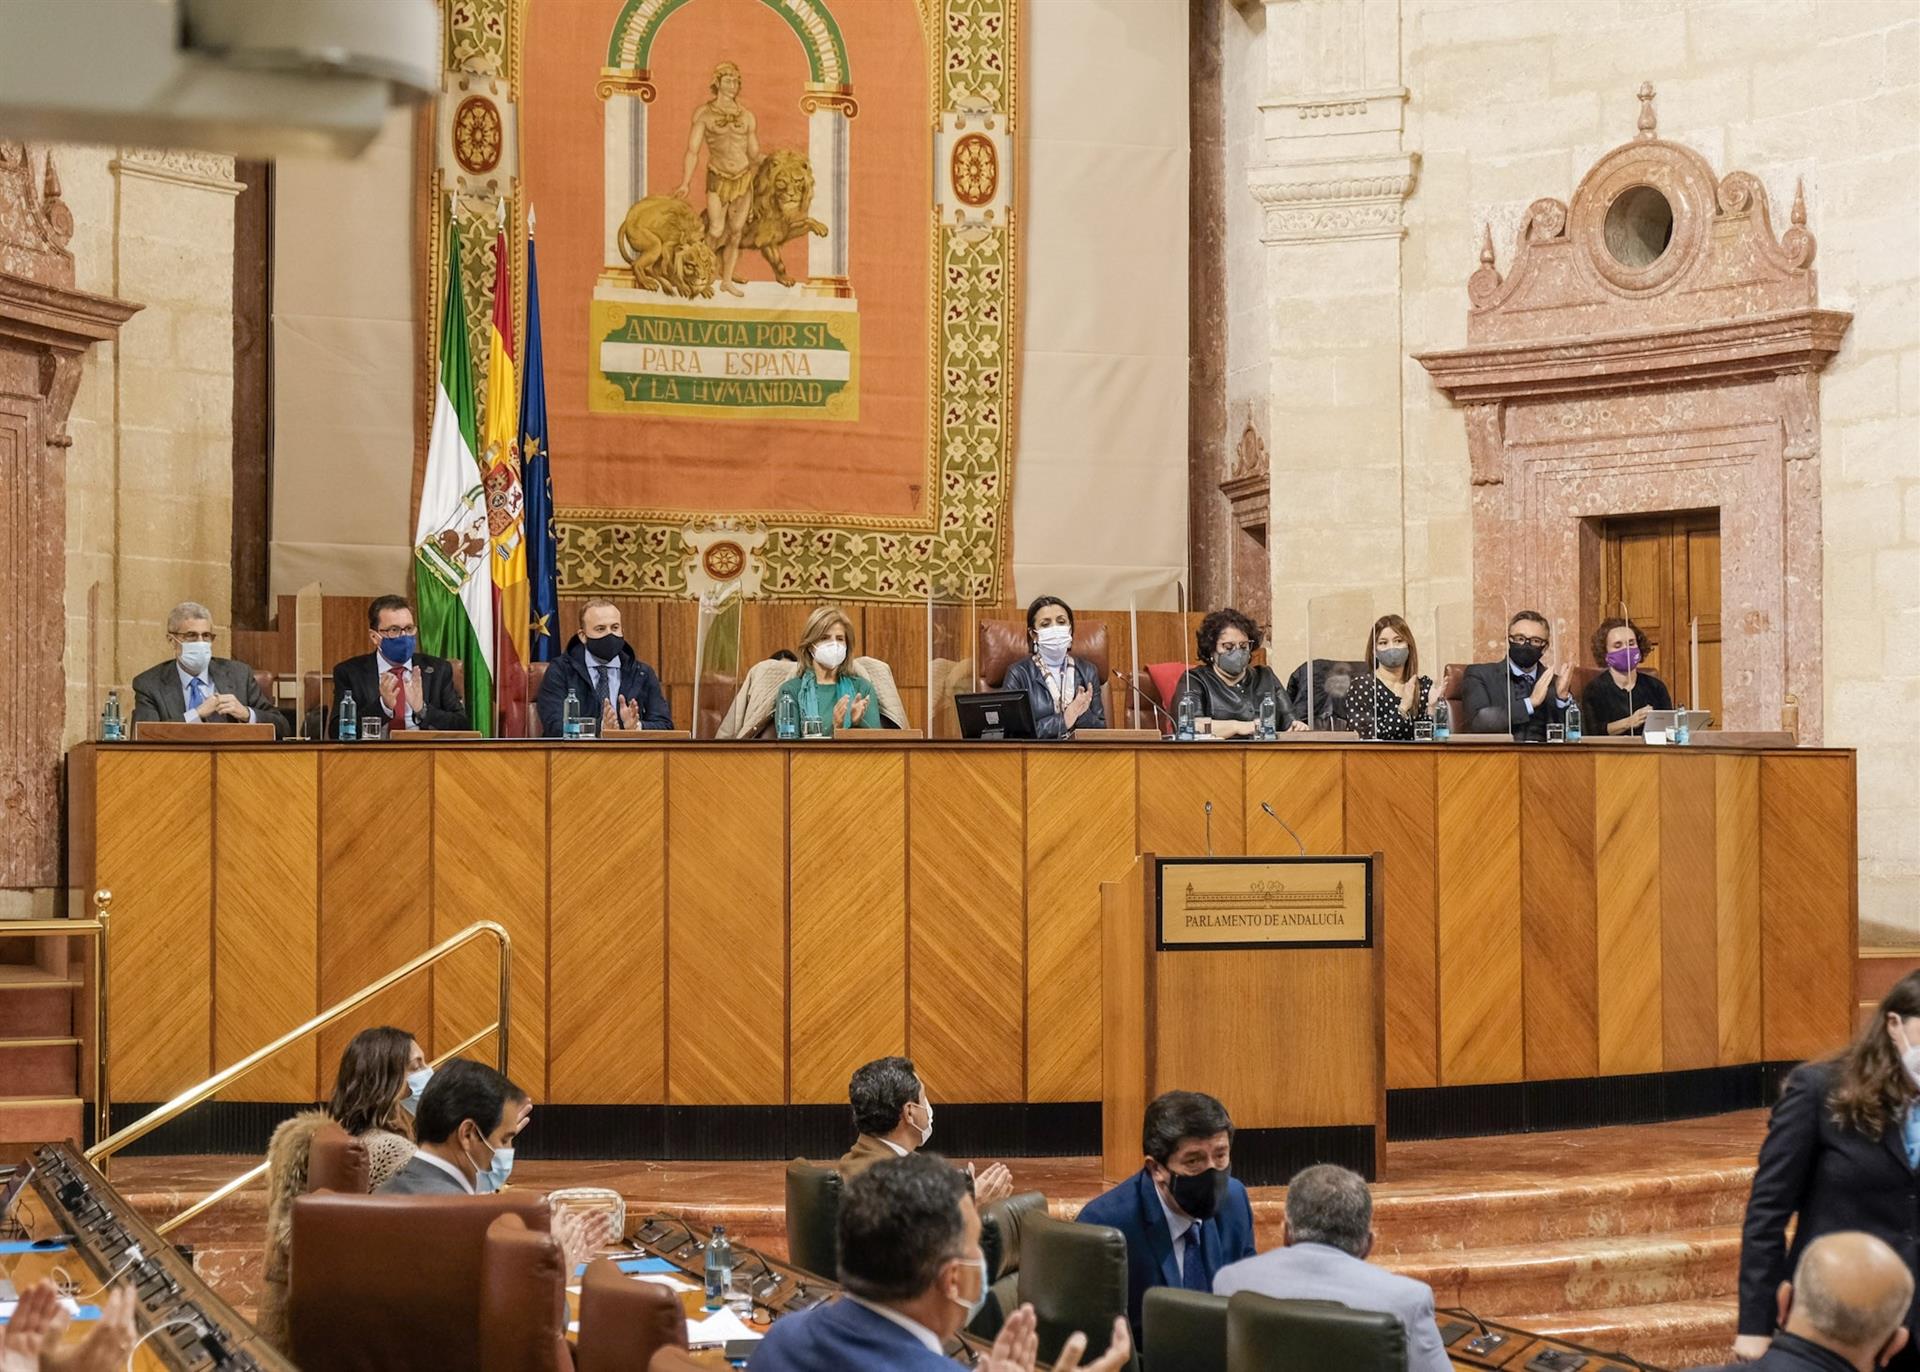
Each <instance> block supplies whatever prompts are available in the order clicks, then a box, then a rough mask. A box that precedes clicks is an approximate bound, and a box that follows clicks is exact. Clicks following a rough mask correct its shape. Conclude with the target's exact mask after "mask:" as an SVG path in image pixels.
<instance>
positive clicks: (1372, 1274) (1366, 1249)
mask: <svg viewBox="0 0 1920 1372" xmlns="http://www.w3.org/2000/svg"><path fill="white" fill-rule="evenodd" d="M1282 1241H1283V1244H1284V1246H1283V1247H1280V1248H1276V1249H1274V1250H1273V1251H1272V1252H1269V1253H1262V1254H1260V1255H1259V1256H1258V1257H1254V1258H1248V1259H1246V1260H1245V1261H1244V1262H1236V1263H1233V1264H1231V1265H1230V1266H1228V1267H1225V1268H1222V1269H1221V1271H1220V1274H1219V1275H1218V1276H1216V1277H1215V1278H1214V1279H1213V1291H1214V1294H1215V1295H1217V1296H1231V1295H1232V1294H1233V1293H1234V1292H1236V1291H1257V1292H1259V1293H1260V1294H1261V1295H1263V1296H1272V1297H1274V1298H1275V1299H1277V1300H1290V1301H1338V1302H1339V1303H1340V1304H1342V1305H1345V1306H1349V1307H1351V1308H1352V1309H1355V1310H1377V1311H1380V1312H1382V1313H1384V1314H1388V1315H1392V1316H1393V1317H1394V1318H1395V1319H1397V1320H1399V1321H1400V1323H1401V1324H1402V1325H1403V1326H1405V1328H1406V1331H1407V1372H1449V1369H1450V1368H1452V1366H1453V1362H1452V1360H1451V1359H1449V1358H1448V1357H1447V1349H1446V1345H1445V1344H1443V1343H1441V1341H1440V1330H1439V1328H1438V1327H1437V1326H1436V1325H1435V1324H1434V1320H1433V1288H1432V1287H1430V1286H1428V1285H1427V1284H1426V1283H1425V1282H1423V1281H1416V1280H1414V1279H1413V1278H1412V1277H1402V1276H1400V1275H1398V1274H1397V1273H1393V1272H1389V1271H1387V1270H1386V1269H1385V1268H1384V1267H1375V1266H1373V1265H1372V1264H1371V1263H1369V1262H1368V1261H1367V1254H1368V1253H1370V1252H1372V1251H1373V1197H1372V1195H1371V1194H1369V1193H1368V1191H1367V1183H1366V1181H1365V1180H1364V1179H1362V1178H1361V1177H1360V1176H1359V1175H1358V1174H1357V1173H1354V1172H1349V1171H1348V1170H1347V1169H1346V1168H1344V1167H1333V1166H1329V1165H1322V1166H1319V1167H1309V1168H1307V1169H1306V1170H1305V1171H1304V1172H1301V1173H1299V1174H1298V1175H1297V1176H1295V1177H1294V1179H1293V1180H1292V1181H1291V1182H1289V1183H1288V1184H1287V1220H1286V1228H1285V1230H1284V1231H1283V1239H1282Z"/></svg>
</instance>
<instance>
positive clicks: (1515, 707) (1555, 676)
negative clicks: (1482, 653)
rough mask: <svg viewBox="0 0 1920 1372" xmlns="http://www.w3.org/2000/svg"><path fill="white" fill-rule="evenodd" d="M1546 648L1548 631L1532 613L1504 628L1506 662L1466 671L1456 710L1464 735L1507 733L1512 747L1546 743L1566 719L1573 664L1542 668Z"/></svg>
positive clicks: (1522, 614) (1542, 618)
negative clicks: (1462, 718) (1550, 731)
mask: <svg viewBox="0 0 1920 1372" xmlns="http://www.w3.org/2000/svg"><path fill="white" fill-rule="evenodd" d="M1552 642H1553V630H1552V629H1550V628H1548V627H1547V618H1546V616H1545V615H1543V614H1541V613H1540V612H1539V611H1538V610H1522V611H1521V612H1520V613H1519V614H1517V615H1515V616H1514V617H1513V618H1512V619H1511V620H1509V621H1508V622H1507V655H1506V657H1505V658H1503V659H1502V660H1501V661H1499V662H1476V663H1474V664H1473V665H1472V666H1470V667H1468V668H1467V671H1466V680H1465V683H1464V685H1463V686H1462V688H1461V706H1462V708H1463V709H1464V711H1465V713H1466V716H1467V719H1466V725H1467V731H1468V732H1469V733H1475V734H1504V733H1507V732H1509V730H1511V732H1512V734H1513V737H1514V739H1515V740H1516V741H1520V742H1527V743H1540V742H1544V741H1545V739H1546V737H1547V725H1548V724H1550V723H1551V724H1559V723H1562V722H1563V721H1564V720H1565V719H1566V714H1567V701H1568V700H1569V699H1570V697H1569V695H1568V685H1567V683H1568V681H1570V680H1571V679H1572V676H1573V663H1572V662H1563V663H1561V664H1560V665H1559V666H1558V667H1555V668H1547V667H1545V666H1543V665H1542V659H1543V658H1544V657H1545V656H1546V651H1547V648H1548V647H1549V646H1551V644H1552Z"/></svg>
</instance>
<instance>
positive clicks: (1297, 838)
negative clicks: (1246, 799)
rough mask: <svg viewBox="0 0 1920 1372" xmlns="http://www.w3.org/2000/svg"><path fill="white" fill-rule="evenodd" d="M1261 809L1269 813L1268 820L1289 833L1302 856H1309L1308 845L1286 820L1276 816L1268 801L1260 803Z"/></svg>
mask: <svg viewBox="0 0 1920 1372" xmlns="http://www.w3.org/2000/svg"><path fill="white" fill-rule="evenodd" d="M1260 808H1261V809H1262V810H1265V811H1266V812H1267V818H1268V819H1270V820H1272V821H1273V822H1274V823H1275V824H1278V825H1279V826H1280V827H1281V828H1282V829H1285V830H1286V831H1287V837H1289V838H1291V839H1292V840H1293V841H1294V843H1295V844H1296V845H1297V846H1298V847H1299V849H1300V856H1301V857H1305V856H1306V855H1307V845H1306V844H1304V843H1302V842H1301V841H1300V835H1298V834H1296V833H1294V831H1293V826H1292V825H1291V824H1289V823H1287V822H1286V821H1285V820H1284V819H1282V818H1280V816H1278V815H1276V814H1275V813H1274V812H1273V807H1272V806H1271V805H1269V804H1267V802H1266V801H1264V800H1263V801H1261V802H1260Z"/></svg>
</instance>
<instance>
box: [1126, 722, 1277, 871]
mask: <svg viewBox="0 0 1920 1372" xmlns="http://www.w3.org/2000/svg"><path fill="white" fill-rule="evenodd" d="M1139 778H1140V837H1139V843H1138V845H1137V846H1138V848H1139V851H1141V852H1143V853H1156V854H1158V855H1159V856H1161V857H1198V856H1202V855H1204V854H1206V853H1207V852H1209V851H1211V852H1213V853H1215V854H1217V855H1219V856H1221V857H1229V856H1233V855H1235V854H1240V853H1244V852H1246V851H1247V842H1246V824H1247V819H1246V800H1245V789H1246V754H1245V753H1244V752H1243V751H1242V750H1240V749H1238V748H1228V747H1227V746H1225V745H1224V744H1203V745H1196V748H1195V749H1192V750H1188V751H1186V752H1170V751H1165V750H1162V751H1157V752H1152V753H1142V754H1141V755H1140V763H1139ZM1209 804H1211V805H1212V806H1213V815H1212V818H1211V820H1209V818H1208V815H1207V806H1208V805H1209ZM1254 813H1255V814H1259V812H1258V811H1257V810H1256V811H1255V812H1254ZM1259 819H1260V822H1261V823H1262V824H1270V823H1272V821H1271V820H1269V819H1268V818H1267V817H1266V816H1265V815H1259ZM1209 832H1211V834H1212V840H1211V841H1212V845H1213V846H1212V848H1211V849H1209V848H1208V846H1207V845H1208V841H1209V840H1208V833H1209Z"/></svg>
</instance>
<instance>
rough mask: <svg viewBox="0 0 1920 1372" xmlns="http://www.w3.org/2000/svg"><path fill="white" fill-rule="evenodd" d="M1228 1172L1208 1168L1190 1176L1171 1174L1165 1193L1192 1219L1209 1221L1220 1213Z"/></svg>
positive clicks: (1178, 1173) (1177, 1173)
mask: <svg viewBox="0 0 1920 1372" xmlns="http://www.w3.org/2000/svg"><path fill="white" fill-rule="evenodd" d="M1229 1171H1230V1169H1228V1168H1225V1167H1209V1168H1208V1169H1207V1170H1206V1171H1204V1172H1195V1173H1194V1174H1193V1175H1192V1176H1187V1175H1185V1174H1183V1173H1180V1172H1175V1173H1172V1174H1171V1175H1170V1176H1168V1178H1167V1193H1168V1194H1169V1195H1171V1196H1172V1197H1173V1203H1174V1204H1175V1205H1177V1206H1179V1207H1180V1208H1181V1209H1182V1210H1184V1211H1186V1212H1187V1214H1189V1215H1191V1216H1192V1217H1193V1218H1194V1219H1196V1220H1210V1219H1212V1218H1213V1217H1214V1216H1215V1215H1217V1214H1219V1213H1220V1206H1221V1203H1222V1202H1223V1201H1225V1200H1226V1198H1227V1177H1228V1175H1229Z"/></svg>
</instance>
